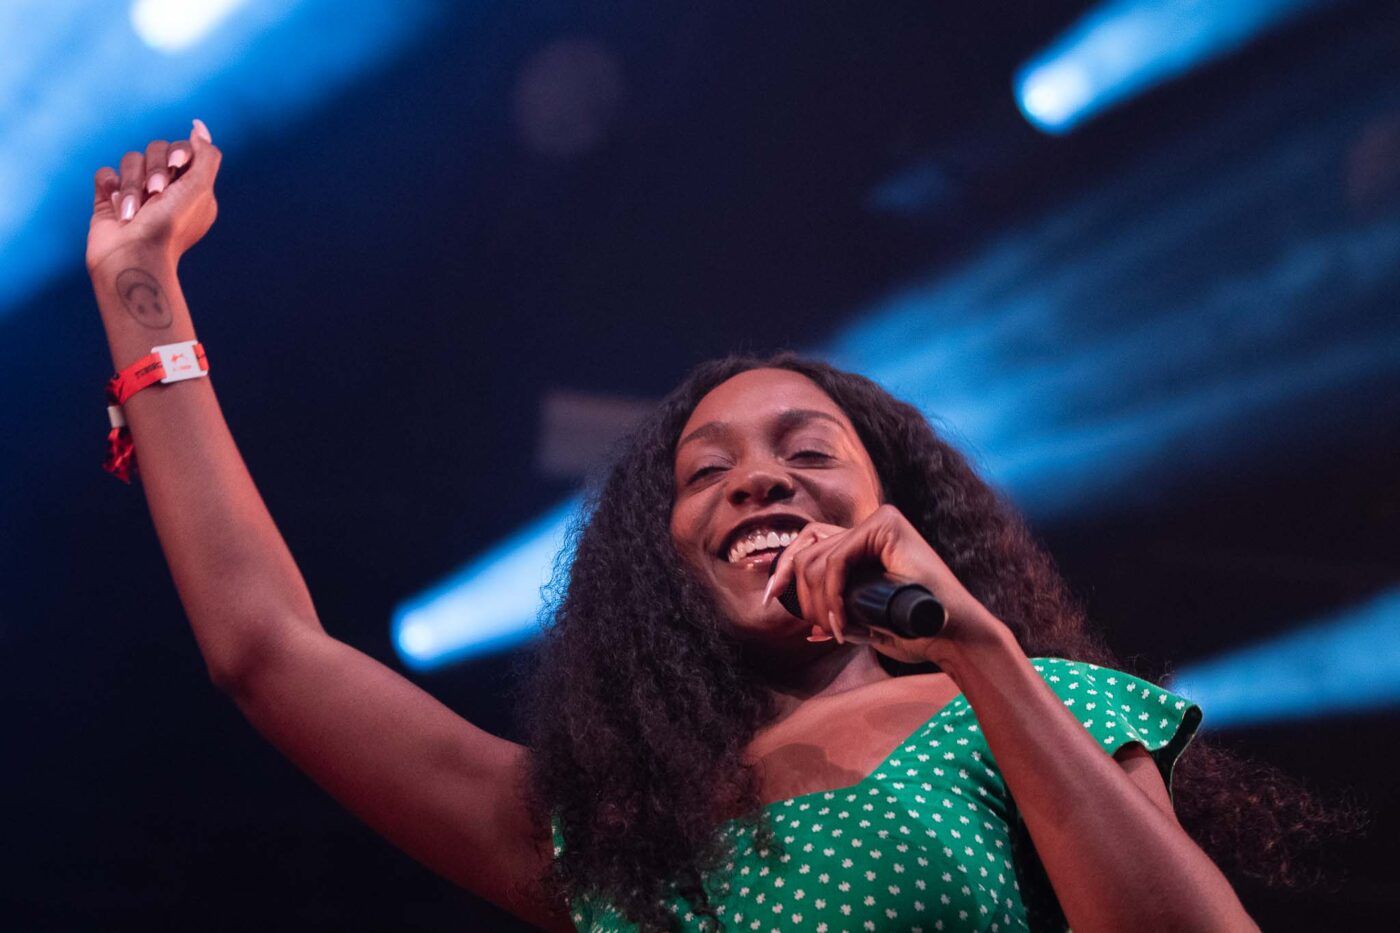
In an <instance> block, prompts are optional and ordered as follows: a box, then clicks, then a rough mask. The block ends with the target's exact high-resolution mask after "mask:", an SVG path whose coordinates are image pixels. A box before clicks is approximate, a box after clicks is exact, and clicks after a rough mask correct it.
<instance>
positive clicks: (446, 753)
mask: <svg viewBox="0 0 1400 933" xmlns="http://www.w3.org/2000/svg"><path fill="white" fill-rule="evenodd" d="M201 129H202V125H197V126H196V130H195V133H194V134H192V138H191V139H190V140H189V141H182V142H180V143H177V144H175V146H174V147H171V146H167V144H166V143H165V142H163V141H157V142H153V143H151V145H150V146H149V147H147V150H146V151H145V152H144V153H140V152H129V153H127V154H126V156H125V157H123V159H122V162H121V172H120V176H118V173H116V172H113V171H112V170H111V169H110V168H104V169H102V170H101V171H99V172H98V174H97V177H96V180H95V182H96V183H95V192H94V201H93V219H92V225H91V228H90V232H89V238H88V270H89V273H90V274H91V277H92V282H93V289H94V292H95V293H96V296H97V303H98V307H99V309H100V311H101V315H102V322H103V326H104V327H105V329H106V332H107V338H108V342H109V344H110V347H111V351H112V362H113V364H114V365H115V366H116V367H117V368H118V369H121V368H124V367H126V366H128V365H129V364H130V363H131V362H132V361H134V360H136V359H138V358H140V357H142V356H145V355H146V354H147V353H149V352H150V349H151V347H153V346H156V345H159V344H164V343H174V342H177V341H183V340H189V339H193V338H194V337H195V331H194V325H193V323H192V321H191V318H190V313H189V309H188V307H187V306H186V304H185V298H184V294H183V292H182V291H181V288H180V283H179V281H178V279H177V276H176V265H177V262H178V259H179V257H180V255H182V254H183V252H184V251H185V250H186V249H188V248H189V247H190V246H192V245H193V244H194V243H195V242H197V241H198V240H199V238H200V237H202V236H203V234H204V233H205V232H206V231H207V230H208V229H209V227H210V225H212V223H213V221H214V216H215V210H216V209H215V204H214V196H213V183H214V176H215V174H216V172H217V170H218V166H219V160H220V154H219V151H218V149H216V148H215V147H214V146H213V144H212V143H211V142H210V141H208V140H207V138H205V137H203V136H201V135H199V133H200V130H201ZM171 149H176V150H178V151H183V152H184V153H185V154H186V156H187V158H186V162H187V163H188V164H187V166H186V167H185V170H184V171H183V173H178V177H177V178H176V179H175V180H174V181H173V182H172V181H170V178H171V177H172V176H175V175H176V174H177V170H175V169H171V168H169V167H168V164H167V159H168V153H169V151H170V150H171ZM177 161H178V160H177ZM154 175H160V176H162V178H163V180H164V182H165V184H164V186H162V184H161V180H156V181H154V182H150V181H149V179H150V178H151V177H152V176H154ZM148 184H150V186H151V187H153V188H155V189H156V193H154V194H148V193H147V192H146V188H147V185H148ZM124 205H125V208H126V210H125V214H126V215H127V217H124V216H123V206H124ZM217 352H218V351H217V348H213V351H212V353H211V356H213V357H215V358H217ZM123 413H124V415H125V418H126V421H127V424H128V425H129V427H130V430H131V434H132V440H133V442H134V444H135V448H136V451H137V460H138V464H139V477H140V482H141V484H142V486H143V487H144V490H145V494H146V500H147V503H148V505H149V507H150V511H151V518H152V520H153V521H154V523H155V526H156V531H157V534H158V535H159V538H160V542H161V547H162V549H163V550H164V552H165V557H166V560H167V562H168V563H169V565H170V570H171V573H172V575H173V577H174V580H175V586H176V588H177V590H178V591H179V595H180V600H181V603H182V604H183V606H184V608H185V613H186V615H187V616H188V618H189V621H190V625H191V627H192V628H193V630H194V634H195V638H196V640H197V641H198V644H199V648H200V651H201V653H202V654H203V656H204V660H205V663H206V665H207V667H208V671H209V675H210V677H211V678H212V679H213V681H214V683H215V684H217V685H218V686H219V687H220V688H221V689H223V690H224V691H226V692H227V693H228V694H229V695H230V696H231V697H232V698H233V699H234V701H235V702H236V703H237V704H238V707H239V708H240V709H241V710H242V711H243V713H244V714H245V715H246V716H247V717H248V719H249V721H250V722H251V723H252V724H253V725H254V727H256V728H257V729H258V731H259V732H261V733H262V734H263V735H264V736H266V737H267V738H268V739H269V741H271V742H272V743H273V744H274V745H275V746H276V747H277V748H279V749H280V750H281V751H283V752H284V753H285V754H286V755H287V756H288V757H289V758H291V759H292V761H293V762H295V763H296V764H297V765H298V766H299V767H300V768H301V769H302V770H303V771H305V772H306V773H307V774H308V775H309V776H310V777H311V778H312V779H313V780H315V781H316V782H317V783H318V784H320V785H321V786H322V787H324V788H325V789H326V790H327V791H329V792H330V793H331V794H332V795H333V796H334V797H335V798H336V799H337V800H339V801H340V802H341V803H342V804H344V805H345V806H346V807H348V808H349V809H350V810H351V811H353V812H354V813H355V814H356V815H358V816H360V817H361V818H362V819H364V820H365V821H366V822H367V823H369V824H370V825H371V826H372V827H373V828H375V829H376V830H377V831H379V832H380V833H382V834H383V835H385V836H386V837H387V838H388V839H390V840H391V841H392V842H394V843H395V844H396V845H398V846H400V847H401V848H403V849H404V850H405V851H406V852H408V853H409V854H410V855H412V856H413V857H415V858H417V859H418V860H419V861H421V862H422V863H424V864H425V865H427V866H428V867H430V868H432V869H433V870H434V871H436V872H437V873H439V874H441V875H443V876H444V877H446V878H448V879H450V880H452V881H454V882H456V883H458V884H460V885H462V886H464V887H466V888H468V889H470V890H472V891H475V892H476V893H478V894H480V895H482V896H483V897H486V898H488V899H489V900H491V901H493V902H495V903H496V904H499V905H500V906H502V907H504V908H506V909H507V910H510V911H511V912H513V913H515V914H517V915H518V916H520V917H523V918H525V919H527V920H529V921H532V922H534V923H537V924H540V925H541V926H545V927H548V928H552V929H570V928H571V926H570V925H569V924H568V922H567V918H566V917H565V916H564V914H563V912H562V911H560V910H558V909H556V908H555V907H554V905H552V904H550V903H548V902H546V901H545V900H544V899H543V898H542V897H541V896H540V895H538V894H537V893H536V892H535V884H534V882H535V881H536V879H537V878H538V877H539V876H540V875H541V873H542V872H543V870H544V868H545V867H546V865H547V864H548V860H549V858H550V844H549V841H548V840H547V839H540V838H536V834H535V832H534V830H533V828H532V826H531V822H530V820H529V817H528V811H527V809H526V806H525V803H524V801H523V799H522V798H521V791H522V789H523V786H524V783H523V782H524V773H523V772H524V765H525V756H526V753H525V751H524V749H522V748H521V747H520V746H518V745H516V744H514V743H512V742H507V741H505V740H502V739H499V738H497V737H495V736H492V735H489V734H488V733H486V732H484V731H482V730H480V729H477V728H476V727H474V726H472V725H471V724H470V723H468V722H466V721H464V720H463V719H461V718H460V717H459V716H457V715H456V714H455V713H453V712H452V711H451V710H449V709H447V708H446V707H445V706H443V705H442V704H441V703H439V702H438V701H437V700H435V699H433V698H432V697H431V696H429V695H428V694H427V693H425V692H424V691H422V690H420V689H418V688H417V687H416V686H414V685H413V684H411V683H409V682H408V681H407V680H406V679H404V678H402V677H400V676H399V675H398V674H396V673H394V672H393V671H391V670H390V669H389V668H387V667H385V666H383V665H381V664H379V663H378V662H376V661H374V660H373V659H371V658H369V657H367V656H366V655H364V654H362V653H360V652H358V651H356V650H354V649H353V648H351V647H349V646H348V645H345V644H344V643H342V642H339V641H337V640H336V639H334V638H331V637H330V636H329V635H327V634H326V632H325V630H324V629H323V628H322V626H321V623H320V621H319V619H318V618H317V614H316V611H315V608H314V606H313V604H312V600H311V596H310V594H309V592H308V591H307V588H306V584H305V582H304V580H303V579H302V576H301V573H300V571H299V570H298V569H297V566H296V563H295V561H294V560H293V558H292V555H291V553H290V552H289V551H288V549H287V546H286V543H285V542H284V541H283V540H282V537H281V535H280V534H279V533H278V531H277V527H276V525H275V524H274V523H273V521H272V517H271V516H270V515H269V514H268V512H267V509H266V507H265V506H264V504H263V502H262V498H261V497H260V496H259V495H258V491H257V489H256V487H255V486H254V484H253V480H252V478H251V477H250V476H249V474H248V470H247V468H246V467H245V465H244V463H243V460H242V457H241V456H240V455H239V453H238V449H237V447H236V445H235V444H234V441H233V437H232V435H231V434H230V433H229V430H228V426H227V425H226V424H225V422H224V419H223V415H222V413H221V412H220V410H219V404H218V400H217V398H216V397H215V394H214V387H213V383H212V382H211V381H210V378H207V377H206V378H199V379H191V380H188V381H184V382H176V383H171V384H168V385H156V386H152V387H150V388H147V389H144V390H142V391H140V392H138V393H136V394H135V395H134V396H133V397H132V398H131V399H130V400H129V401H128V402H127V403H126V404H125V405H124V406H123Z"/></svg>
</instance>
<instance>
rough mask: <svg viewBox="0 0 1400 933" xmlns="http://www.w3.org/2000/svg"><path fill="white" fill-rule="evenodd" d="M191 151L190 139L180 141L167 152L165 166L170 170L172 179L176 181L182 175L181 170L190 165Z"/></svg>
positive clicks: (172, 144)
mask: <svg viewBox="0 0 1400 933" xmlns="http://www.w3.org/2000/svg"><path fill="white" fill-rule="evenodd" d="M190 157H191V150H190V141H189V140H188V139H178V140H176V141H175V142H173V143H171V144H170V148H169V149H167V150H166V152H165V166H166V168H168V169H169V170H170V177H171V178H172V179H174V178H175V177H176V176H178V175H179V174H180V169H182V168H184V167H185V166H186V165H189V164H190Z"/></svg>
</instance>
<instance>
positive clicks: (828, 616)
mask: <svg viewBox="0 0 1400 933" xmlns="http://www.w3.org/2000/svg"><path fill="white" fill-rule="evenodd" d="M826 621H827V622H829V623H830V624H831V630H832V631H833V632H835V633H836V640H837V641H838V642H840V643H841V644H843V645H844V644H845V643H846V638H845V636H844V635H843V634H842V633H841V630H840V629H839V628H837V627H836V613H835V612H834V611H828V612H827V614H826Z"/></svg>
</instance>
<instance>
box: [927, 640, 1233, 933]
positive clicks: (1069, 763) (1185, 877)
mask: <svg viewBox="0 0 1400 933" xmlns="http://www.w3.org/2000/svg"><path fill="white" fill-rule="evenodd" d="M968 628H972V627H971V626H969V627H968ZM964 635H965V637H964V638H963V639H961V640H959V641H952V640H945V639H938V640H937V641H940V642H944V644H943V645H941V646H939V647H937V648H934V649H932V650H931V651H930V657H932V659H933V660H934V661H935V662H936V663H937V664H938V665H939V666H940V667H941V668H942V669H943V670H944V671H946V672H947V673H948V674H949V675H950V676H951V677H952V678H953V680H954V681H955V682H956V683H957V684H958V686H959V687H960V688H961V689H962V691H963V693H964V695H966V697H967V699H968V702H969V703H970V704H971V705H972V708H973V709H974V710H975V711H976V713H977V721H978V723H980V724H981V727H982V732H983V734H984V735H985V736H986V739H987V745H988V747H989V748H990V749H991V751H992V755H993V756H994V757H995V758H996V762H997V766H998V767H999V768H1000V770H1001V773H1002V776H1003V777H1004V778H1005V779H1006V785H1007V788H1008V789H1009V790H1010V792H1011V795H1012V796H1013V797H1014V798H1015V799H1016V806H1017V809H1018V810H1019V811H1020V813H1021V816H1022V818H1024V819H1025V821H1026V828H1027V829H1028V830H1029V831H1030V835H1031V839H1032V841H1034V843H1035V848H1036V852H1037V853H1038V854H1039V855H1040V858H1041V861H1042V862H1043V863H1044V865H1045V870H1046V874H1047V875H1048V876H1049V878H1050V883H1051V885H1052V886H1053V887H1054V889H1055V894H1056V897H1057V898H1058V899H1059V902H1060V906H1061V907H1062V908H1063V910H1064V912H1065V917H1066V919H1067V920H1068V921H1069V924H1070V927H1071V928H1072V929H1074V930H1075V931H1077V933H1086V931H1093V930H1123V929H1133V930H1137V931H1148V930H1170V931H1181V930H1256V929H1258V927H1257V926H1256V925H1255V924H1254V922H1253V921H1252V920H1251V919H1250V918H1249V915H1248V914H1247V913H1245V910H1244V906H1243V905H1242V904H1241V903H1240V901H1239V898H1238V897H1237V896H1236V895H1235V892H1234V889H1233V888H1232V887H1231V886H1230V883H1229V881H1227V880H1226V878H1225V876H1224V875H1223V874H1221V872H1220V869H1218V868H1217V867H1216V866H1215V863H1214V862H1212V861H1211V860H1210V858H1209V857H1208V856H1207V855H1206V854H1205V853H1204V852H1203V851H1201V849H1200V847H1199V846H1197V845H1196V844H1195V843H1194V842H1193V841H1192V840H1191V838H1190V837H1189V836H1187V835H1186V832H1185V831H1184V830H1183V829H1182V828H1181V826H1180V824H1179V823H1178V822H1177V820H1176V815H1175V813H1174V812H1173V810H1172V807H1171V800H1170V796H1169V795H1168V793H1167V788H1166V785H1165V784H1164V783H1163V781H1162V777H1161V774H1160V773H1159V772H1158V770H1157V767H1156V765H1155V764H1154V763H1153V762H1152V760H1151V758H1150V757H1149V756H1148V755H1147V753H1146V752H1145V751H1144V750H1143V749H1142V747H1141V746H1138V745H1130V746H1128V747H1126V748H1124V749H1123V751H1122V752H1120V753H1119V755H1118V756H1117V759H1118V760H1116V761H1115V760H1114V758H1111V757H1109V756H1108V755H1105V754H1104V751H1103V749H1102V748H1101V747H1100V746H1099V745H1098V743H1097V742H1096V741H1094V739H1093V737H1092V736H1090V735H1089V733H1088V732H1087V731H1086V730H1085V729H1084V727H1083V726H1082V725H1081V724H1080V723H1079V721H1078V719H1076V718H1075V716H1074V714H1073V713H1071V712H1070V711H1069V710H1068V709H1067V708H1066V707H1065V705H1064V703H1063V702H1061V700H1060V698H1059V697H1058V696H1056V695H1055V693H1054V691H1053V690H1051V689H1050V687H1049V685H1047V684H1046V683H1045V681H1044V680H1043V679H1042V678H1041V677H1040V676H1039V675H1038V674H1037V673H1036V671H1035V669H1034V667H1033V666H1032V665H1031V662H1030V660H1029V659H1028V658H1027V657H1026V655H1025V653H1024V652H1023V651H1022V650H1021V647H1020V645H1018V644H1017V642H1016V639H1015V638H1014V637H1013V636H1012V634H1011V632H1010V630H1009V629H1007V627H1006V626H1005V625H1002V624H1001V623H1000V622H998V621H996V620H995V619H991V618H990V617H989V618H988V619H987V620H985V625H984V626H982V627H981V628H980V634H977V635H973V634H971V633H970V632H968V630H967V629H966V628H965V629H964Z"/></svg>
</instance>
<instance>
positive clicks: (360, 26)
mask: <svg viewBox="0 0 1400 933" xmlns="http://www.w3.org/2000/svg"><path fill="white" fill-rule="evenodd" d="M440 7H441V5H440V2H439V0H135V2H132V3H130V4H124V3H97V2H87V3H81V2H72V0H68V2H53V0H10V2H7V3H4V4H0V36H5V37H6V47H5V53H4V55H0V191H3V192H4V196H3V197H0V268H3V269H4V270H5V275H4V277H3V278H0V314H3V313H6V312H8V311H11V310H12V309H13V308H14V307H15V306H16V305H18V304H19V303H20V302H22V301H23V300H24V299H25V298H27V297H28V296H30V295H31V294H33V293H34V291H35V290H36V289H38V288H40V287H41V286H43V285H44V284H45V283H46V282H48V281H49V280H50V279H51V278H53V277H54V276H55V275H59V274H62V273H65V272H73V271H76V270H78V269H81V268H82V261H83V248H82V245H83V240H84V238H85V236H86V233H87V222H88V216H89V214H90V209H91V204H92V175H93V172H95V171H96V170H97V168H98V167H99V166H102V165H111V166H113V167H116V164H117V162H118V160H120V158H121V155H122V153H124V152H126V151H128V150H131V149H141V148H143V147H144V146H145V144H146V142H147V141H148V140H150V139H155V138H168V139H178V138H180V137H182V136H184V135H187V134H188V133H189V128H190V120H191V118H192V117H196V116H197V117H200V118H202V119H203V120H204V121H205V122H206V123H207V124H209V126H210V128H211V129H212V130H213V133H214V138H215V141H216V142H218V144H219V146H220V147H221V148H223V149H224V150H225V151H226V152H232V151H235V150H237V149H238V148H239V146H240V144H241V143H243V142H245V141H247V140H249V139H251V138H252V137H253V136H254V135H255V134H256V133H258V132H267V131H271V130H275V128H276V127H278V126H280V125H283V124H285V123H287V122H289V121H291V120H292V119H294V118H295V117H296V116H298V115H299V114H302V113H304V112H306V111H307V110H308V109H309V108H310V107H312V106H314V105H316V104H317V103H319V102H321V101H324V100H325V99H326V98H327V97H329V96H331V95H333V94H334V93H336V92H337V91H338V90H340V89H342V88H344V87H345V86H346V85H347V84H349V83H350V82H352V81H354V80H356V79H359V78H363V77H365V76H367V75H368V74H372V73H373V71H374V69H375V68H376V67H377V66H379V65H381V64H383V63H384V62H387V61H388V60H390V59H391V58H392V57H394V56H396V55H398V54H400V53H402V52H403V51H404V50H406V49H407V48H409V47H410V46H411V43H412V40H414V39H415V38H417V37H419V36H422V35H425V34H426V29H425V28H424V27H425V26H426V25H428V24H429V23H430V22H431V21H432V18H433V16H434V15H435V14H436V13H438V12H440ZM226 170H227V169H226Z"/></svg>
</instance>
